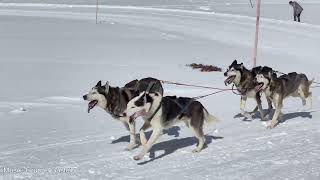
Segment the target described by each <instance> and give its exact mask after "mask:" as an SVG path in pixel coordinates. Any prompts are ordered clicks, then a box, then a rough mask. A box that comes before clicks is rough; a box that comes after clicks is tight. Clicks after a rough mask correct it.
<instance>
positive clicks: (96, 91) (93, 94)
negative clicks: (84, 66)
mask: <svg viewBox="0 0 320 180" xmlns="http://www.w3.org/2000/svg"><path fill="white" fill-rule="evenodd" d="M108 91H109V83H108V82H107V83H106V84H105V85H104V86H102V85H101V81H99V82H98V83H97V85H95V86H94V87H93V88H92V89H91V90H90V91H89V93H88V94H86V95H84V96H83V99H84V100H85V101H89V103H88V113H90V110H91V109H93V108H94V107H95V106H97V105H98V106H99V107H101V108H102V109H105V108H106V105H107V98H106V96H107V94H108Z"/></svg>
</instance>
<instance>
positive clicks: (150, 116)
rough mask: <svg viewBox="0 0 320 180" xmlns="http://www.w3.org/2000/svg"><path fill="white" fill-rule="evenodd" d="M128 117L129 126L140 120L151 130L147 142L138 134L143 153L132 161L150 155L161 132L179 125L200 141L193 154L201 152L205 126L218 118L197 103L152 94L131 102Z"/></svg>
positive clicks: (181, 98) (142, 95) (142, 135)
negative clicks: (205, 123)
mask: <svg viewBox="0 0 320 180" xmlns="http://www.w3.org/2000/svg"><path fill="white" fill-rule="evenodd" d="M127 116H129V117H130V121H131V122H134V120H135V119H136V118H137V117H139V116H142V117H143V119H144V120H145V121H146V122H147V124H149V125H150V126H151V127H152V130H153V132H152V135H151V137H150V138H149V140H147V139H146V137H145V135H144V130H143V129H142V130H141V131H140V138H141V143H142V145H143V150H142V151H141V152H140V154H139V155H137V156H134V159H135V160H140V159H142V158H143V157H144V155H145V154H146V153H148V152H149V150H150V149H151V147H152V145H153V144H154V143H155V142H156V141H157V139H158V138H159V136H160V135H161V133H162V130H163V129H167V128H170V127H172V126H173V125H174V124H176V123H177V122H180V121H184V122H185V123H186V125H187V126H188V127H190V128H191V129H192V131H193V133H194V135H195V136H196V138H197V139H198V141H199V143H198V145H197V147H196V149H194V150H193V152H200V151H201V150H202V149H203V146H204V144H205V136H204V133H203V125H204V122H216V121H217V118H216V117H214V116H212V115H210V114H209V113H208V111H207V110H206V109H205V108H204V106H203V105H202V104H201V103H200V102H199V101H196V100H194V99H192V98H187V97H176V96H165V97H163V96H162V94H160V93H151V92H142V93H140V95H139V96H137V97H135V98H133V99H132V100H131V101H130V102H129V103H128V106H127Z"/></svg>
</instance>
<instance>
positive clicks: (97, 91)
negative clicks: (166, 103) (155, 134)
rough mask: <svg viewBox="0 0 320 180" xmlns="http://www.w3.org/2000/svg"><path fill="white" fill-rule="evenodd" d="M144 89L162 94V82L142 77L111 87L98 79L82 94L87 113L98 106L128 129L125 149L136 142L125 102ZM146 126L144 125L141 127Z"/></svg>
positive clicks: (133, 124) (133, 126)
mask: <svg viewBox="0 0 320 180" xmlns="http://www.w3.org/2000/svg"><path fill="white" fill-rule="evenodd" d="M146 90H148V91H149V92H156V93H158V94H161V95H162V94H163V88H162V84H161V82H160V81H159V80H157V79H154V78H144V79H141V80H134V81H131V82H129V83H127V84H126V85H125V86H124V87H122V88H120V87H112V86H110V85H109V83H108V82H107V83H106V84H105V85H102V83H101V81H99V82H98V83H97V85H95V86H94V87H93V88H92V89H91V90H90V91H89V93H88V94H85V95H84V96H83V99H84V100H86V101H89V104H88V113H89V112H90V110H91V109H92V108H94V107H95V106H98V107H100V108H102V109H103V110H105V111H106V112H107V113H109V114H110V115H111V116H112V117H113V118H114V119H117V120H120V121H121V122H122V123H123V124H124V125H125V127H126V128H127V130H129V131H130V143H129V145H128V147H127V150H131V149H132V148H133V147H134V146H135V143H136V130H135V129H136V128H135V123H134V122H133V123H129V116H127V113H126V109H127V104H128V102H129V101H130V100H131V99H133V98H134V97H136V96H138V95H139V94H140V93H141V92H143V91H146ZM146 126H147V125H144V126H143V127H146Z"/></svg>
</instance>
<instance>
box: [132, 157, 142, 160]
mask: <svg viewBox="0 0 320 180" xmlns="http://www.w3.org/2000/svg"><path fill="white" fill-rule="evenodd" d="M133 159H134V160H135V161H139V160H141V159H142V158H141V157H140V156H134V157H133Z"/></svg>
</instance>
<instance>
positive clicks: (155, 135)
mask: <svg viewBox="0 0 320 180" xmlns="http://www.w3.org/2000/svg"><path fill="white" fill-rule="evenodd" d="M161 133H162V129H157V130H155V129H154V130H153V132H152V135H151V137H150V139H149V140H148V142H147V143H146V145H145V146H143V149H142V151H141V153H140V154H139V155H137V156H134V157H133V159H134V160H136V161H137V160H140V159H142V158H143V157H144V155H146V154H147V153H148V152H149V150H150V149H151V147H152V145H153V144H154V143H155V142H156V141H157V139H158V138H159V136H160V135H161Z"/></svg>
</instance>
